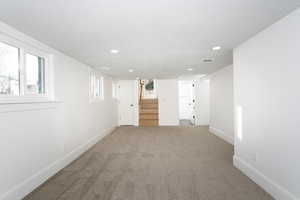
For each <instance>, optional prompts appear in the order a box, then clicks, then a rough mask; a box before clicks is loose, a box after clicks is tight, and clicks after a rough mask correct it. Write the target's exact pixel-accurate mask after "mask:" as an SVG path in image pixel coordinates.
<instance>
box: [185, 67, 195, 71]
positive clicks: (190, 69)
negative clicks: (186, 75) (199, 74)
mask: <svg viewBox="0 0 300 200" xmlns="http://www.w3.org/2000/svg"><path fill="white" fill-rule="evenodd" d="M186 70H188V71H193V70H194V69H193V68H187V69H186Z"/></svg>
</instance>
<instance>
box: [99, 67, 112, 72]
mask: <svg viewBox="0 0 300 200" xmlns="http://www.w3.org/2000/svg"><path fill="white" fill-rule="evenodd" d="M101 69H102V70H106V71H108V70H110V68H109V67H101Z"/></svg>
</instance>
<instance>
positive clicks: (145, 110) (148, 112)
mask: <svg viewBox="0 0 300 200" xmlns="http://www.w3.org/2000/svg"><path fill="white" fill-rule="evenodd" d="M140 114H158V109H140Z"/></svg>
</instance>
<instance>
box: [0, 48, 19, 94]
mask: <svg viewBox="0 0 300 200" xmlns="http://www.w3.org/2000/svg"><path fill="white" fill-rule="evenodd" d="M19 93H20V75H19V49H18V48H16V47H12V46H10V45H7V44H4V43H2V42H0V94H1V95H3V94H5V95H19Z"/></svg>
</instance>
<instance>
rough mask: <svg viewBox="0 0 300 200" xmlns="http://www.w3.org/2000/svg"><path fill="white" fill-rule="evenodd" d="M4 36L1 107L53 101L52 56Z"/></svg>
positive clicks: (0, 55) (0, 62)
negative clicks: (50, 67)
mask: <svg viewBox="0 0 300 200" xmlns="http://www.w3.org/2000/svg"><path fill="white" fill-rule="evenodd" d="M24 46H25V45H22V44H21V43H20V42H15V41H14V40H12V39H11V38H6V37H3V36H2V35H0V103H23V102H40V101H45V100H47V101H48V100H49V95H48V91H49V89H48V88H49V85H48V82H49V81H47V80H48V79H49V74H48V72H49V66H48V60H49V59H48V56H47V55H46V54H43V53H41V52H39V51H35V50H34V49H32V48H26V47H24Z"/></svg>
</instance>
